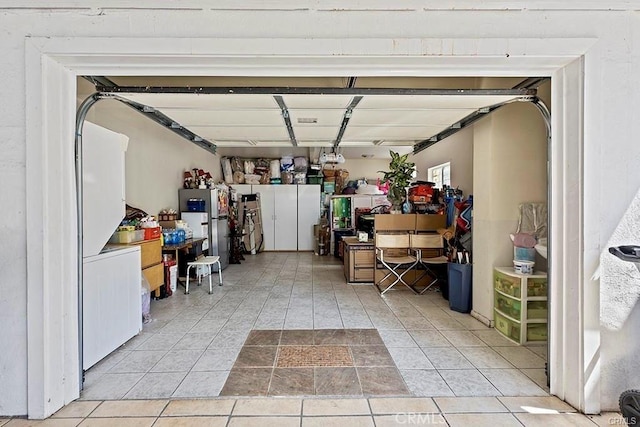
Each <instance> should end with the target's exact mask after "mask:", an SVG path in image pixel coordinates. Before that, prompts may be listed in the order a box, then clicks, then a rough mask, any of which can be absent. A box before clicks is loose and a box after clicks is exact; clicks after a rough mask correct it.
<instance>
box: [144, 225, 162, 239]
mask: <svg viewBox="0 0 640 427" xmlns="http://www.w3.org/2000/svg"><path fill="white" fill-rule="evenodd" d="M142 231H143V232H144V240H151V239H157V238H159V237H160V227H153V228H143V229H142Z"/></svg>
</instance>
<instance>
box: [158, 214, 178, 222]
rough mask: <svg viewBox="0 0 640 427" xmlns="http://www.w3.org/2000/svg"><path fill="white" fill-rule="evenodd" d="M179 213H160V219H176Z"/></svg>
mask: <svg viewBox="0 0 640 427" xmlns="http://www.w3.org/2000/svg"><path fill="white" fill-rule="evenodd" d="M176 219H178V214H158V221H175V220H176Z"/></svg>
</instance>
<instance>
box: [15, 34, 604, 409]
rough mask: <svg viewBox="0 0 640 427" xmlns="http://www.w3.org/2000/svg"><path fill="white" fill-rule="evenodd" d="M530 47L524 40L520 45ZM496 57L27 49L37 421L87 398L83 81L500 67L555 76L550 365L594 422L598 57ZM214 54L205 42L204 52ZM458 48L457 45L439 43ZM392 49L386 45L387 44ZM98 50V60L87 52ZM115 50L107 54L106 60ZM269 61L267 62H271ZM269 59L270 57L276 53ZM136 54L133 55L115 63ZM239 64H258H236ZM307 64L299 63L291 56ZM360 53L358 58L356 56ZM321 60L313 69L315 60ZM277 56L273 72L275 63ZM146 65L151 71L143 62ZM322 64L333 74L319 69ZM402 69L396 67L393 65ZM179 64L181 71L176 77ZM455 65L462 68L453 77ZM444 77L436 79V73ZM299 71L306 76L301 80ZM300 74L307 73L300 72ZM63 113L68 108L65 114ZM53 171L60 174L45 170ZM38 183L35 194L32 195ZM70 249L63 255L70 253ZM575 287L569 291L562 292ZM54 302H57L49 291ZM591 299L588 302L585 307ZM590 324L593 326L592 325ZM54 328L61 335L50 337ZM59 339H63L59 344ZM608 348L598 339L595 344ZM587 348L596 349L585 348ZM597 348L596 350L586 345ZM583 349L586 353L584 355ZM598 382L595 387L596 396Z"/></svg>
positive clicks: (412, 52) (140, 43) (48, 42)
mask: <svg viewBox="0 0 640 427" xmlns="http://www.w3.org/2000/svg"><path fill="white" fill-rule="evenodd" d="M519 40H523V39H519ZM478 41H481V42H482V43H484V44H483V46H484V47H485V49H484V50H483V52H484V53H483V54H482V55H480V56H473V57H469V56H468V55H467V53H466V51H465V50H464V46H466V45H458V44H456V43H451V46H453V50H452V51H451V52H447V53H446V54H445V53H442V54H443V56H441V55H440V54H438V55H436V56H431V55H425V54H424V52H421V50H420V49H419V48H418V49H416V48H415V47H416V46H421V44H420V43H417V44H410V45H409V46H414V47H411V48H409V49H408V50H407V51H406V52H404V53H403V54H402V55H398V54H396V53H394V52H393V51H390V50H389V49H388V48H387V46H391V45H393V44H394V42H393V41H392V40H382V39H375V40H354V43H355V44H356V45H358V46H360V47H362V49H363V52H364V51H366V52H369V53H370V54H372V53H374V52H377V53H378V55H368V56H360V55H356V54H352V53H348V54H346V53H344V52H341V51H340V49H338V48H336V47H335V44H334V43H333V42H331V41H328V40H320V39H314V40H303V39H286V40H285V39H282V40H279V41H278V43H275V44H274V43H273V40H270V41H269V42H268V43H267V44H268V48H266V47H265V46H266V45H265V43H264V40H250V39H224V40H221V39H210V40H206V43H204V44H199V45H198V46H206V47H205V48H203V49H201V50H199V52H201V55H199V56H198V58H197V61H191V59H190V58H189V55H191V54H193V51H192V50H191V49H190V48H189V47H187V46H185V45H183V44H180V43H177V42H175V41H171V40H163V41H161V42H160V43H159V40H157V39H144V38H138V39H136V43H135V46H133V45H131V40H129V39H110V38H109V39H107V38H105V39H98V38H93V39H82V38H73V39H56V38H30V39H29V40H28V41H27V44H26V53H27V55H26V70H27V85H26V88H27V89H26V103H27V108H26V111H27V135H26V141H27V165H26V167H27V181H28V182H27V188H28V191H27V205H28V206H29V207H30V209H29V210H28V211H27V230H28V232H27V260H28V262H27V267H28V270H29V271H30V272H31V274H29V275H28V277H27V291H28V295H29V298H28V304H27V313H28V316H27V318H28V332H29V333H28V344H29V345H28V353H29V357H28V365H29V366H28V368H29V369H28V386H29V387H28V391H29V394H28V398H29V414H30V416H31V417H43V416H46V415H48V414H51V413H52V412H54V411H55V410H56V409H58V408H60V407H61V406H63V405H64V404H66V403H68V402H70V401H71V400H73V399H75V398H77V397H78V395H79V372H78V368H79V364H78V352H77V351H76V350H77V344H78V336H77V330H78V329H77V321H76V319H77V317H76V316H74V313H75V311H76V307H77V293H76V290H77V289H76V288H77V287H76V286H75V284H77V281H76V280H77V279H76V274H75V272H76V266H77V258H78V255H77V247H76V244H75V242H76V230H77V229H76V227H75V225H76V224H75V220H74V218H75V212H76V201H75V188H74V185H73V182H74V173H73V163H74V162H73V158H74V155H73V147H72V145H73V144H72V143H71V141H73V139H74V132H73V129H74V127H73V121H74V120H73V118H74V117H75V111H76V99H75V93H76V90H75V88H76V84H77V82H76V77H77V76H79V75H110V74H117V73H123V70H125V69H126V71H125V72H124V74H127V75H159V74H162V75H180V74H184V69H185V67H184V64H185V61H187V62H189V61H191V62H190V63H191V65H192V66H193V67H194V69H195V68H197V70H196V71H194V72H193V73H192V74H194V75H195V74H207V75H236V76H243V75H256V71H257V70H260V72H259V73H258V74H260V75H265V74H268V75H276V76H277V75H288V76H289V75H314V74H315V75H360V74H367V75H377V76H380V75H383V74H384V73H383V72H382V71H380V70H385V69H388V68H389V67H388V64H389V63H393V70H394V71H393V74H395V75H421V76H428V75H442V74H445V75H452V76H453V75H458V76H461V75H482V74H483V70H486V67H487V66H488V65H487V64H491V65H490V66H491V70H492V71H491V74H492V75H494V76H513V75H549V76H552V77H553V78H554V80H553V90H552V106H553V109H554V111H555V112H556V113H555V114H554V116H553V117H554V118H553V122H554V123H553V144H552V148H551V156H550V159H549V160H550V170H551V173H550V178H551V180H550V182H549V186H550V189H551V192H550V193H551V195H552V196H551V198H550V202H551V203H550V208H551V209H550V218H551V221H552V223H553V224H554V228H553V229H552V230H551V240H552V241H553V242H554V251H553V252H552V253H550V260H551V261H552V263H551V266H550V273H551V279H552V281H553V282H554V283H555V286H554V287H552V289H551V292H552V295H551V296H552V301H554V300H555V301H557V302H562V304H561V306H562V307H563V310H559V309H558V307H560V305H554V304H553V303H552V305H551V311H552V313H551V323H552V325H554V331H556V332H557V333H556V334H555V336H554V335H553V334H552V335H551V339H552V341H554V342H556V343H559V342H562V343H563V345H555V346H554V345H552V349H554V350H553V352H552V353H551V354H550V355H549V359H550V365H551V368H552V371H553V372H555V374H554V375H553V376H552V384H551V392H552V393H553V394H555V395H557V396H559V397H560V398H562V399H564V400H566V401H568V402H569V403H571V404H573V405H574V406H575V407H578V408H580V409H581V410H583V411H586V412H588V413H594V412H598V411H599V403H598V402H599V398H598V391H597V390H598V381H599V379H598V378H599V372H598V370H597V369H596V370H594V371H590V372H589V375H588V378H587V377H585V375H583V374H582V373H583V372H585V371H584V370H583V367H584V364H585V361H593V363H597V346H598V344H599V340H598V339H594V340H593V341H589V343H585V340H584V336H585V324H586V323H584V324H583V323H582V321H581V320H579V319H583V318H584V319H586V320H585V322H587V321H588V322H591V321H594V319H596V320H595V322H597V313H596V312H594V309H593V307H595V305H593V306H592V305H590V304H589V303H587V302H584V301H586V300H589V301H591V300H592V299H593V298H595V297H596V295H592V294H591V293H590V292H587V290H585V292H586V294H584V295H583V292H582V291H581V290H580V289H578V288H577V287H578V284H579V283H582V281H581V278H583V272H582V270H581V268H582V267H581V263H580V262H576V260H582V259H583V254H582V252H581V246H580V241H581V240H580V239H579V238H578V239H571V238H569V237H567V236H581V235H582V234H581V230H582V228H583V224H582V219H581V217H580V219H579V220H578V221H576V220H575V218H573V217H572V219H571V221H569V219H568V218H569V217H570V216H569V215H568V214H567V213H568V212H580V206H582V193H581V192H580V191H569V187H571V188H572V189H579V188H581V186H580V184H579V183H580V182H581V178H582V175H581V169H580V165H582V161H583V160H582V151H581V146H582V139H583V133H582V128H583V126H582V120H581V118H582V116H583V97H582V96H583V93H584V88H583V86H582V79H583V60H582V55H584V54H585V52H587V51H588V50H589V48H590V47H591V46H592V45H593V40H591V39H561V38H560V39H553V40H549V39H547V41H549V42H550V44H549V43H545V46H553V47H554V49H555V50H554V54H551V55H550V54H546V53H545V51H546V50H548V47H544V48H542V47H541V45H540V43H538V42H534V41H533V40H531V42H532V43H529V44H527V43H525V44H518V46H519V47H520V48H521V52H520V50H518V49H516V50H518V52H519V53H513V52H512V53H511V54H510V56H509V58H508V59H507V60H505V56H504V46H505V45H508V40H506V39H482V40H480V39H478ZM523 41H525V42H526V39H524V40H523ZM199 42H204V40H199ZM441 42H445V43H449V42H450V40H449V41H447V40H439V41H436V43H437V44H438V45H440V44H441ZM385 43H386V44H385ZM89 45H90V46H92V49H91V52H90V53H87V50H86V46H89ZM107 47H108V48H107ZM265 49H266V50H265ZM267 51H268V54H267V53H266V52H267ZM114 52H128V53H114ZM238 52H244V54H247V53H248V52H251V54H250V55H249V56H242V57H239V56H237V53H238ZM294 52H297V54H298V56H296V57H295V60H294V59H292V56H291V55H292V53H294ZM350 52H352V51H350ZM310 53H313V54H315V55H316V56H314V57H313V58H311V57H310V56H309V55H310ZM267 56H268V60H266V61H265V58H266V57H267ZM141 58H142V59H141ZM318 58H322V61H323V64H324V66H322V67H319V65H318V63H317V62H316V61H317V60H318ZM389 61H391V62H389ZM176 64H180V65H176ZM454 64H455V65H454ZM434 67H435V68H434ZM295 70H298V71H297V72H295ZM300 70H301V71H300ZM61 106H62V107H63V108H61ZM42 165H48V166H49V167H45V168H44V169H43V168H42ZM30 183H31V185H30ZM61 245H62V246H61ZM562 278H565V279H567V280H561V279H562ZM45 289H46V290H47V293H46V295H45V294H44V293H43V290H45ZM583 297H584V298H585V300H584V301H583V299H582V298H583ZM583 316H584V317H583ZM52 325H57V326H58V327H57V328H54V329H51V328H52ZM53 338H55V339H53ZM595 338H597V337H595ZM583 343H584V344H585V345H584V346H583ZM587 344H588V345H587ZM580 349H583V350H580ZM587 382H588V383H589V384H590V386H589V388H588V389H587V388H586V384H587Z"/></svg>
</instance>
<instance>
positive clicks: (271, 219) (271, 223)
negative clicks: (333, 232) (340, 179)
mask: <svg viewBox="0 0 640 427" xmlns="http://www.w3.org/2000/svg"><path fill="white" fill-rule="evenodd" d="M232 187H233V188H234V189H236V191H237V192H238V193H239V194H254V193H259V194H260V206H261V215H262V218H261V219H262V232H263V236H264V237H263V238H264V245H263V249H264V250H265V251H295V250H298V251H312V250H313V245H314V242H315V237H314V235H313V226H314V224H317V223H318V221H319V220H320V185H312V184H310V185H257V184H256V185H249V184H236V185H233V186H232Z"/></svg>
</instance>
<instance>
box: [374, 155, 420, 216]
mask: <svg viewBox="0 0 640 427" xmlns="http://www.w3.org/2000/svg"><path fill="white" fill-rule="evenodd" d="M389 154H391V162H390V163H389V170H388V171H378V172H382V173H383V174H384V178H383V179H384V180H385V181H387V182H388V183H389V192H388V193H387V198H388V199H389V201H390V202H391V205H392V210H393V211H396V212H398V211H401V209H402V203H403V202H404V200H405V198H406V196H407V190H406V188H407V187H408V186H409V182H410V181H411V179H412V178H413V173H414V168H415V165H416V164H415V163H413V162H410V161H408V159H409V153H407V154H405V155H403V156H401V155H400V154H398V153H396V152H395V151H391V150H390V151H389Z"/></svg>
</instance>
